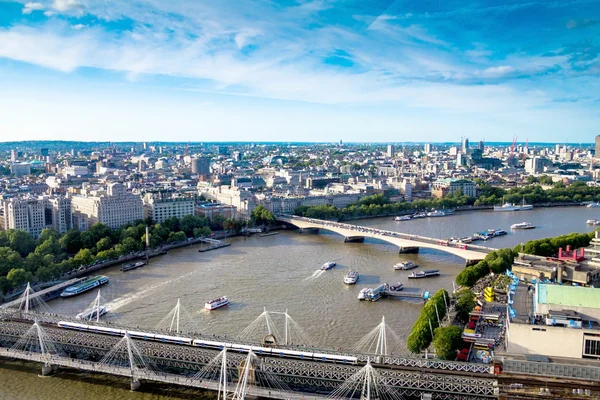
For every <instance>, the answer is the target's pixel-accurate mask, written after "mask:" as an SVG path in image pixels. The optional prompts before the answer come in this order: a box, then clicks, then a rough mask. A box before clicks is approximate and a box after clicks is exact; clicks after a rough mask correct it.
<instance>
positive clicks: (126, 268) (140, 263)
mask: <svg viewBox="0 0 600 400" xmlns="http://www.w3.org/2000/svg"><path fill="white" fill-rule="evenodd" d="M144 265H146V262H145V261H138V262H136V263H133V264H125V265H123V266H122V267H121V271H123V272H125V271H130V270H132V269H136V268H139V267H143V266H144Z"/></svg>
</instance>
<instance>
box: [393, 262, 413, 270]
mask: <svg viewBox="0 0 600 400" xmlns="http://www.w3.org/2000/svg"><path fill="white" fill-rule="evenodd" d="M418 266H419V264H415V263H413V262H412V261H403V262H399V263H398V264H396V265H394V270H396V271H398V270H403V271H406V270H409V269H413V268H417V267H418Z"/></svg>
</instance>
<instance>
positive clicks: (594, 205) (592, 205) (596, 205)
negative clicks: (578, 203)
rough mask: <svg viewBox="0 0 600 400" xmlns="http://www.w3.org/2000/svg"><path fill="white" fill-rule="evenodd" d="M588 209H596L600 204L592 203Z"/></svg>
mask: <svg viewBox="0 0 600 400" xmlns="http://www.w3.org/2000/svg"><path fill="white" fill-rule="evenodd" d="M586 207H587V208H595V207H600V203H598V202H596V203H590V204H588V205H587V206H586Z"/></svg>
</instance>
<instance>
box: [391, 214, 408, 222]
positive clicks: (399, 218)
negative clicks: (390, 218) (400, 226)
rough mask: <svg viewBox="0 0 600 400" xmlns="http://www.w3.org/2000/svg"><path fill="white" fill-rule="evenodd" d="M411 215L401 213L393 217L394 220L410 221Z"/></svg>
mask: <svg viewBox="0 0 600 400" xmlns="http://www.w3.org/2000/svg"><path fill="white" fill-rule="evenodd" d="M411 219H412V217H411V216H410V215H403V216H397V217H394V221H410V220H411Z"/></svg>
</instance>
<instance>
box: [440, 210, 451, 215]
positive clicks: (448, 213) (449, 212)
mask: <svg viewBox="0 0 600 400" xmlns="http://www.w3.org/2000/svg"><path fill="white" fill-rule="evenodd" d="M440 211H441V212H443V213H444V215H454V210H453V209H443V210H440Z"/></svg>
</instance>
